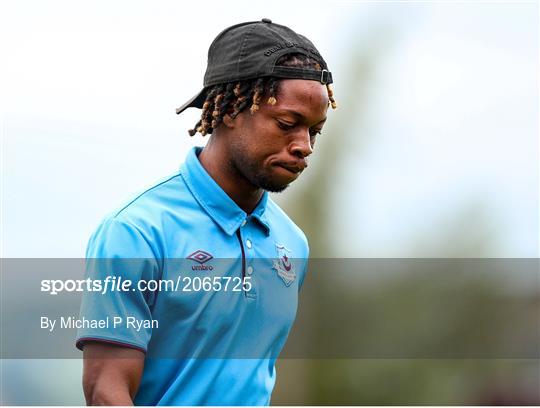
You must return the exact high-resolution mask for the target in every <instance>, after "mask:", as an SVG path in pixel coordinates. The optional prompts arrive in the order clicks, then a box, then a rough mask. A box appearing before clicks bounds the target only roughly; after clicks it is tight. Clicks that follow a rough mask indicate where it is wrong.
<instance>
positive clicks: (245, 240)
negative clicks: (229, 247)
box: [238, 217, 257, 299]
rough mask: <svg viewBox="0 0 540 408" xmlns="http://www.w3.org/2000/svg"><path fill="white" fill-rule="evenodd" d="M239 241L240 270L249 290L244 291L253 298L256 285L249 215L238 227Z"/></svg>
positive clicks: (248, 296)
mask: <svg viewBox="0 0 540 408" xmlns="http://www.w3.org/2000/svg"><path fill="white" fill-rule="evenodd" d="M238 237H239V241H240V242H241V245H242V257H243V259H242V261H243V262H242V265H243V267H242V270H243V278H244V280H245V282H249V285H245V286H248V288H249V290H246V291H245V292H244V293H245V295H246V297H247V298H249V299H254V298H256V297H257V285H256V276H255V275H256V271H255V263H254V261H253V260H254V243H253V234H252V227H251V225H250V220H249V217H248V218H246V219H245V220H244V221H242V224H241V225H240V228H239V229H238Z"/></svg>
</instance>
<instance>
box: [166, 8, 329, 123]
mask: <svg viewBox="0 0 540 408" xmlns="http://www.w3.org/2000/svg"><path fill="white" fill-rule="evenodd" d="M290 53H301V54H305V55H307V56H309V57H311V58H313V59H314V60H316V61H317V62H318V63H319V64H320V65H321V68H322V70H321V71H317V70H315V69H307V68H295V67H280V66H276V61H277V60H278V59H279V58H280V57H281V56H283V55H285V54H290ZM269 76H272V77H277V78H289V79H309V80H313V81H319V82H320V83H321V84H331V83H332V74H331V72H330V71H329V70H328V66H327V65H326V62H325V61H324V59H323V57H322V56H321V54H320V53H319V51H317V49H316V48H315V46H314V45H313V43H312V42H311V41H309V40H308V39H307V38H306V37H304V36H303V35H301V34H298V33H296V32H294V31H293V30H291V29H290V28H289V27H285V26H284V25H280V24H276V23H273V22H272V20H270V19H268V18H263V19H262V20H261V21H250V22H247V23H240V24H236V25H233V26H231V27H229V28H226V29H225V30H223V31H222V32H221V33H219V34H218V36H217V37H216V38H215V39H214V41H213V42H212V44H210V48H209V49H208V65H207V67H206V73H205V74H204V83H203V89H202V90H201V91H200V92H199V93H198V94H196V95H195V96H194V97H193V98H191V99H190V100H189V101H187V102H186V103H185V104H183V105H182V106H181V107H180V108H178V109H176V113H182V112H183V111H184V110H185V109H187V108H190V107H193V108H199V109H201V108H202V107H203V103H204V101H205V99H206V94H207V91H208V89H209V88H210V87H211V86H213V85H217V84H223V83H227V82H233V81H241V80H246V79H254V78H260V77H269Z"/></svg>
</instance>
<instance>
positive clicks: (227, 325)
mask: <svg viewBox="0 0 540 408" xmlns="http://www.w3.org/2000/svg"><path fill="white" fill-rule="evenodd" d="M201 150H202V149H201V148H199V147H196V148H193V149H192V150H191V151H190V152H189V153H188V155H187V158H186V161H185V163H184V164H183V165H182V167H181V169H180V171H179V172H178V173H177V174H175V175H173V176H172V177H170V178H168V179H166V180H165V181H163V182H160V183H159V184H156V185H155V186H153V187H151V188H150V189H148V190H146V191H145V192H143V193H142V194H140V195H139V196H138V197H137V198H135V199H134V200H133V201H131V202H130V203H129V204H128V205H126V206H125V207H123V208H122V209H121V210H119V211H117V212H115V213H114V214H112V215H111V216H109V217H107V218H106V219H105V220H104V221H103V222H102V223H101V225H100V226H99V228H98V229H97V230H96V232H95V233H94V234H93V235H92V237H91V239H90V242H89V244H88V249H87V254H86V256H87V277H88V278H91V279H94V280H96V281H98V280H101V281H102V282H104V281H105V279H106V278H107V276H109V281H112V277H114V278H115V282H116V284H118V286H116V287H115V288H120V284H119V283H118V282H119V281H122V279H123V280H124V281H125V280H129V281H131V282H133V285H135V284H136V283H137V282H140V281H144V282H149V281H153V282H154V284H155V282H164V281H167V282H171V285H170V286H168V287H167V288H164V287H162V288H161V290H138V289H134V288H133V289H131V290H129V289H128V290H112V289H111V286H109V287H108V288H109V290H108V291H107V292H106V293H101V292H90V291H87V292H85V293H84V294H83V300H82V305H81V313H80V316H79V318H80V319H81V320H82V319H83V318H84V319H86V322H87V323H88V322H97V321H98V320H99V321H107V325H106V326H105V327H95V325H94V326H92V327H90V326H91V325H90V323H88V325H87V327H86V326H85V327H84V328H81V329H79V331H78V334H77V347H79V348H80V349H82V347H84V342H85V341H88V340H97V341H103V342H110V343H114V344H120V345H123V346H125V347H132V348H136V349H139V350H141V351H143V352H145V353H146V359H145V366H144V371H143V376H142V380H141V384H140V387H139V390H138V393H137V395H136V397H135V401H134V402H135V404H137V405H267V404H269V403H270V395H271V392H272V389H273V387H274V383H275V379H276V377H275V375H276V374H275V367H274V363H275V360H276V358H277V356H278V354H279V352H280V351H281V349H282V347H283V345H284V344H285V341H286V339H287V336H288V334H289V331H290V329H291V326H292V324H293V321H294V319H295V316H296V309H297V303H298V292H299V290H300V288H301V286H302V282H303V280H304V276H305V272H306V268H307V258H308V244H307V240H306V237H305V235H304V234H303V232H302V231H301V230H300V229H299V228H298V227H297V226H296V225H295V224H294V223H293V222H292V221H291V219H290V218H289V217H288V216H287V215H286V214H285V213H284V212H283V211H282V210H281V209H280V208H279V207H278V206H277V204H275V203H274V202H273V201H272V200H271V199H270V198H269V196H268V193H267V192H265V193H264V195H263V197H262V198H261V200H260V202H259V203H258V205H257V207H256V208H255V210H254V211H253V213H252V214H250V215H249V216H248V215H247V214H246V213H245V212H244V211H243V210H242V209H241V208H240V207H238V205H236V203H235V202H234V201H233V200H232V199H231V198H230V197H229V196H228V195H227V194H226V193H225V192H224V191H223V190H222V189H221V187H219V185H218V184H217V183H216V182H215V181H214V180H213V179H212V178H211V177H210V175H209V174H208V173H207V172H206V171H205V169H204V168H203V167H202V165H201V164H200V162H199V159H198V155H199V153H200V152H201ZM172 283H174V284H175V286H174V287H173V286H172ZM109 284H110V282H109ZM226 284H227V286H226ZM145 288H146V287H145ZM153 289H154V288H153ZM115 318H116V321H117V323H118V324H117V325H116V324H115V325H113V321H115ZM118 319H120V320H121V322H120V320H118ZM128 320H129V321H130V322H131V324H128ZM156 322H157V323H156ZM103 325H105V323H103V324H102V326H103Z"/></svg>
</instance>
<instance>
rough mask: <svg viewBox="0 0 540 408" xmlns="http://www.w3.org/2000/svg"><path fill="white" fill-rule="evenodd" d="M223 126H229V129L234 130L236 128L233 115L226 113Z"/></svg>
mask: <svg viewBox="0 0 540 408" xmlns="http://www.w3.org/2000/svg"><path fill="white" fill-rule="evenodd" d="M223 124H224V125H225V126H227V127H228V128H229V129H234V128H235V127H236V123H235V122H234V119H233V118H231V115H229V114H228V113H226V114H225V115H224V116H223Z"/></svg>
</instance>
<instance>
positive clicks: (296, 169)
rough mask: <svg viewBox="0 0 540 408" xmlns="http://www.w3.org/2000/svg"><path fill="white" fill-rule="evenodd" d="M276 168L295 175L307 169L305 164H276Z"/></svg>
mask: <svg viewBox="0 0 540 408" xmlns="http://www.w3.org/2000/svg"><path fill="white" fill-rule="evenodd" d="M276 166H279V167H283V168H284V169H285V170H288V171H290V172H291V173H294V174H297V173H301V172H302V171H304V169H305V168H306V167H307V164H301V163H276Z"/></svg>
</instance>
